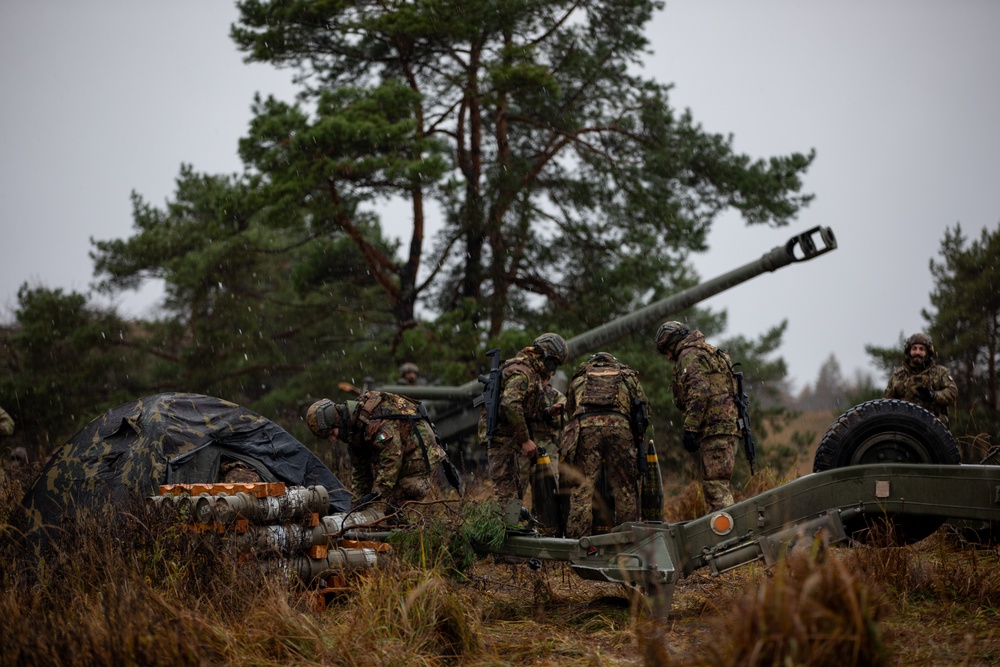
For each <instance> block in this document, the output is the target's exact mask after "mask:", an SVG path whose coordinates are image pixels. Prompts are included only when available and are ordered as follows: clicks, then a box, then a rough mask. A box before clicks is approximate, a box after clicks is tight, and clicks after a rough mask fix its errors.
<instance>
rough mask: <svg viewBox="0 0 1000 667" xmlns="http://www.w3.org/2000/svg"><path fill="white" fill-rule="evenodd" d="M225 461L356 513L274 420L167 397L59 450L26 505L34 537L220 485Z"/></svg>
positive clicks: (140, 405)
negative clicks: (165, 492)
mask: <svg viewBox="0 0 1000 667" xmlns="http://www.w3.org/2000/svg"><path fill="white" fill-rule="evenodd" d="M226 460H232V461H241V462H243V463H245V464H246V465H248V466H249V467H251V468H253V469H254V470H255V471H256V472H257V474H258V475H260V478H261V480H262V481H265V482H285V483H286V484H287V485H289V486H314V485H321V486H323V487H325V488H326V489H327V491H329V493H330V513H331V514H333V513H338V512H346V511H348V510H349V509H350V507H351V494H350V493H349V492H348V491H347V489H345V488H344V485H343V484H341V482H340V480H338V479H337V477H336V476H335V475H334V474H333V473H332V472H331V471H330V469H329V468H327V467H326V466H325V465H324V464H323V462H322V461H320V460H319V458H317V457H316V455H315V454H313V453H312V452H311V451H309V449H308V448H307V447H306V446H305V445H303V444H302V443H301V442H299V441H298V440H296V439H295V438H294V437H292V436H291V435H290V434H289V433H288V432H287V431H285V430H284V429H282V428H281V427H280V426H278V425H277V424H275V423H274V422H272V421H270V420H269V419H266V418H265V417H262V416H261V415H259V414H257V413H255V412H252V411H251V410H248V409H246V408H243V407H240V406H239V405H236V404H235V403H230V402H229V401H224V400H222V399H219V398H213V397H211V396H202V395H200V394H180V393H166V394H157V395H155V396H147V397H145V398H140V399H137V400H134V401H130V402H129V403H125V404H123V405H119V406H118V407H116V408H113V409H111V410H109V411H108V412H106V413H104V414H103V415H102V416H101V417H98V418H97V419H95V420H94V421H92V422H90V423H89V424H88V425H87V426H85V427H84V428H82V429H81V430H80V431H78V432H77V433H76V434H75V435H74V436H73V437H72V438H70V440H69V442H67V443H66V444H65V445H63V446H62V447H60V448H59V449H58V450H57V451H56V452H55V454H54V455H53V456H52V458H51V459H50V460H49V462H48V463H47V464H46V466H45V468H44V469H43V470H42V471H41V473H40V474H39V476H38V478H37V479H36V480H35V481H34V483H33V484H32V486H31V488H30V489H28V491H27V493H25V495H24V498H23V499H22V501H21V504H22V506H23V508H24V510H25V515H26V519H27V526H26V528H27V536H28V537H29V539H30V538H32V537H37V538H43V535H42V534H43V533H45V532H47V528H49V527H54V526H58V525H59V524H60V522H61V521H62V520H63V518H64V517H65V516H66V514H67V511H68V510H72V509H81V508H82V509H88V510H94V509H100V508H102V507H107V506H108V505H109V504H115V503H124V502H126V501H128V500H129V499H134V498H144V497H147V496H150V495H155V494H156V493H157V489H158V487H159V485H161V484H193V483H210V482H216V481H218V479H219V470H220V467H221V465H222V463H223V462H224V461H226Z"/></svg>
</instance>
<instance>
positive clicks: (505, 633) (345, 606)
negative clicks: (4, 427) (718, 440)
mask: <svg viewBox="0 0 1000 667" xmlns="http://www.w3.org/2000/svg"><path fill="white" fill-rule="evenodd" d="M778 482H780V479H779V478H778V476H777V475H774V474H772V473H769V472H767V471H762V472H761V473H759V474H758V476H757V477H755V480H754V482H753V483H754V484H755V485H760V487H761V488H757V487H756V486H755V487H754V488H748V489H746V490H745V492H746V493H751V492H757V491H759V490H763V488H764V487H767V485H769V484H771V485H773V484H777V483H778ZM768 488H769V487H768ZM16 495H17V494H16V493H13V492H11V491H10V489H6V490H0V500H2V501H3V502H4V503H7V504H6V505H4V506H0V516H7V515H8V514H9V512H10V503H11V500H10V499H11V498H12V497H15V496H16ZM700 500H701V499H700V494H699V492H698V490H697V486H696V485H688V486H686V487H682V489H681V490H680V492H679V493H677V494H675V495H674V496H673V497H672V500H671V501H670V506H669V507H668V510H669V513H670V515H671V516H674V517H676V516H686V518H692V516H697V515H698V510H697V507H698V502H699V501H700ZM138 516H139V515H137V514H132V513H129V512H128V511H127V509H123V511H121V512H119V513H118V514H117V515H116V516H114V517H111V518H109V519H106V520H94V521H92V522H84V523H82V524H81V525H80V527H79V528H78V529H76V530H74V531H73V532H72V533H71V534H67V535H66V536H65V539H64V540H63V541H61V543H60V544H61V546H60V549H58V550H56V551H53V552H52V553H50V554H49V555H48V556H47V557H46V559H45V560H44V561H43V562H42V563H41V564H38V565H37V566H36V565H34V564H31V565H29V564H26V563H25V562H23V561H21V562H19V561H17V560H15V557H16V554H15V551H14V549H13V540H12V539H11V536H10V534H9V532H5V534H4V538H3V541H2V542H0V581H2V584H3V587H2V591H0V614H2V617H3V618H4V623H0V647H2V649H3V650H2V651H0V665H24V664H46V665H93V664H116V665H117V664H142V665H186V664H199V665H203V664H209V665H211V664H217V665H351V666H353V665H358V666H360V665H469V666H481V665H482V666H485V665H515V664H516V665H580V666H585V665H586V666H591V665H607V666H618V665H629V666H634V665H709V664H711V665H786V664H789V665H792V664H794V665H833V664H836V665H852V664H854V665H894V666H895V665H912V664H926V665H937V664H948V665H991V664H1000V633H998V632H997V630H995V628H996V627H997V625H998V624H997V620H998V613H997V605H998V601H1000V550H998V549H997V547H973V546H972V545H969V544H967V543H964V542H962V541H961V540H959V539H957V538H955V537H954V536H953V535H951V534H949V533H948V532H946V531H945V530H942V531H940V532H939V533H937V534H935V535H934V536H932V537H931V538H929V539H928V540H924V541H923V542H921V543H918V544H916V545H911V546H907V547H902V548H897V547H889V546H885V545H884V544H879V543H878V540H877V539H875V540H872V542H871V543H870V544H869V545H868V546H865V547H863V548H856V549H846V548H845V549H830V550H820V551H819V552H818V555H819V557H818V558H807V557H804V556H801V555H799V556H795V557H793V558H792V559H791V560H790V561H789V562H788V563H785V564H783V565H779V566H777V567H775V568H773V569H771V570H767V569H765V568H764V567H763V566H762V565H760V564H753V565H749V566H745V567H742V568H737V569H736V570H733V571H730V572H727V573H726V574H724V575H722V576H720V577H710V576H708V575H707V574H705V573H702V572H696V573H694V574H693V575H692V576H689V577H687V578H686V579H683V580H681V581H680V582H678V585H677V587H676V591H675V594H674V603H673V607H672V610H671V616H670V619H669V620H668V621H667V622H666V623H658V622H653V621H651V620H649V619H648V618H647V617H646V616H645V614H644V613H643V607H642V605H641V600H640V599H638V598H636V596H634V595H633V592H632V591H631V590H629V589H627V588H625V587H623V586H620V585H616V584H609V583H599V582H589V581H585V580H582V579H579V578H578V577H577V576H576V575H575V574H574V573H572V571H571V570H570V569H569V568H568V566H566V565H565V564H562V563H552V562H545V563H543V564H542V567H541V568H540V569H538V570H531V569H530V568H528V567H526V566H525V565H510V564H497V563H494V562H493V560H492V559H490V558H487V559H477V560H474V561H473V562H471V563H470V564H469V566H468V567H466V568H465V569H464V570H463V573H462V574H463V576H462V577H461V578H456V577H454V576H452V574H453V572H452V570H453V569H454V568H453V567H451V565H449V563H452V561H449V560H447V559H446V558H445V557H444V556H443V555H442V554H443V552H442V551H441V550H438V551H434V550H433V549H432V548H430V544H431V543H430V541H428V540H425V541H424V542H422V544H423V550H422V551H418V552H416V553H422V554H423V555H422V556H421V557H420V558H418V559H417V560H416V561H413V560H411V561H410V562H407V561H406V559H403V558H400V557H397V558H394V559H391V560H390V562H389V565H388V566H387V567H386V568H385V569H382V570H380V571H377V572H372V573H369V574H366V575H363V576H355V577H353V578H352V579H351V580H350V582H349V584H350V585H349V586H348V587H347V588H346V589H345V590H344V592H343V593H342V594H341V595H339V596H338V597H336V598H335V599H333V600H330V601H329V603H328V604H327V606H326V607H325V608H323V609H317V607H316V605H315V602H316V599H317V598H316V594H315V591H314V590H310V589H308V588H303V587H301V586H299V585H295V584H291V583H289V582H288V581H287V580H286V579H285V578H284V577H283V576H282V575H280V574H265V573H263V572H262V570H261V569H260V568H258V567H257V566H256V563H255V562H253V561H248V560H247V559H246V558H241V557H239V556H237V555H235V554H230V553H227V552H225V551H219V550H214V549H210V548H208V547H207V546H206V545H204V544H197V543H195V542H192V541H191V540H190V539H189V537H188V536H187V535H183V534H180V533H178V532H177V531H171V530H164V529H162V527H158V526H149V525H144V523H143V521H142V520H141V519H140V518H138ZM426 527H427V529H428V532H427V535H428V536H429V535H431V534H432V533H434V531H439V530H440V526H439V525H438V524H436V523H433V524H432V523H428V524H427V526H426ZM442 543H443V541H442V542H439V544H442ZM435 554H436V555H435ZM413 563H416V564H417V565H414V564H413ZM421 564H422V565H423V567H420V566H419V565H421Z"/></svg>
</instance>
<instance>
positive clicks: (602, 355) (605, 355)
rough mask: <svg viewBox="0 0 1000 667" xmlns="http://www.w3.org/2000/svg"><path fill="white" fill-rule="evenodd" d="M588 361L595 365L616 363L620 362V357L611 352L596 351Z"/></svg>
mask: <svg viewBox="0 0 1000 667" xmlns="http://www.w3.org/2000/svg"><path fill="white" fill-rule="evenodd" d="M587 363H588V364H593V365H595V366H602V365H608V364H616V363H618V358H617V357H615V355H613V354H611V353H610V352H595V353H594V354H592V355H590V358H589V359H587Z"/></svg>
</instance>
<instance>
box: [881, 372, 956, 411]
mask: <svg viewBox="0 0 1000 667" xmlns="http://www.w3.org/2000/svg"><path fill="white" fill-rule="evenodd" d="M907 361H909V360H907ZM920 388H926V389H927V390H929V391H932V392H934V398H933V400H930V401H927V400H924V399H923V398H921V397H920V394H919V393H918V390H919V389H920ZM885 398H898V399H900V400H902V401H907V402H909V403H914V404H916V405H919V406H920V407H922V408H924V409H925V410H927V411H929V412H930V413H931V414H933V415H934V416H935V417H937V418H938V419H940V420H941V421H942V422H943V423H944V425H945V426H947V425H948V406H950V405H953V404H954V403H955V401H956V400H957V399H958V385H956V384H955V380H954V379H952V377H951V373H949V372H948V369H947V368H945V367H944V366H940V365H935V364H933V363H931V364H928V365H927V366H926V367H925V368H919V367H915V366H914V365H913V364H911V363H904V364H903V365H902V366H900V367H899V368H897V369H896V370H895V371H894V372H893V374H892V376H891V377H890V378H889V384H888V386H887V387H886V388H885Z"/></svg>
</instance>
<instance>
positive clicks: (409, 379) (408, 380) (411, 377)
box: [396, 361, 427, 386]
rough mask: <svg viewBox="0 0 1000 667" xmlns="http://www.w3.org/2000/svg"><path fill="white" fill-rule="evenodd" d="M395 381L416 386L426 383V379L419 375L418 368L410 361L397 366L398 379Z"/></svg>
mask: <svg viewBox="0 0 1000 667" xmlns="http://www.w3.org/2000/svg"><path fill="white" fill-rule="evenodd" d="M396 383H397V384H405V385H410V386H417V385H423V384H427V381H426V380H424V379H423V378H422V377H420V368H419V367H418V366H417V365H416V364H415V363H413V362H412V361H407V362H405V363H403V364H401V365H400V366H399V380H397V381H396Z"/></svg>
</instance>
